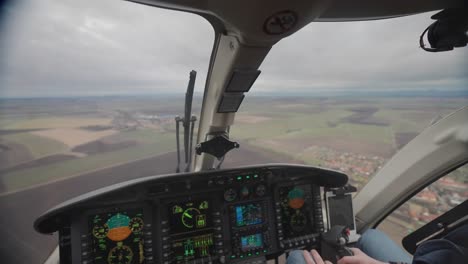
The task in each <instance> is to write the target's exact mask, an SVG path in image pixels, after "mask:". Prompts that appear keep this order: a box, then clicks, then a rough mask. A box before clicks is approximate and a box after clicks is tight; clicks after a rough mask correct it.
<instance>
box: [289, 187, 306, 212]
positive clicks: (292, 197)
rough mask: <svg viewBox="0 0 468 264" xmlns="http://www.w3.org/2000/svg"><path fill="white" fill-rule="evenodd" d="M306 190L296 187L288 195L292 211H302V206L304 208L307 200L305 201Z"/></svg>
mask: <svg viewBox="0 0 468 264" xmlns="http://www.w3.org/2000/svg"><path fill="white" fill-rule="evenodd" d="M304 194H305V193H304V190H302V189H301V188H297V187H294V188H293V189H292V190H291V191H289V193H288V200H289V201H288V205H289V207H291V208H292V209H300V208H302V206H304V203H305V200H304Z"/></svg>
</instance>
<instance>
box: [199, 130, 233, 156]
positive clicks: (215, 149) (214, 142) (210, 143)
mask: <svg viewBox="0 0 468 264" xmlns="http://www.w3.org/2000/svg"><path fill="white" fill-rule="evenodd" d="M234 148H239V143H237V142H233V141H230V140H229V139H228V137H227V135H226V134H224V133H223V134H218V135H215V136H214V137H213V138H212V139H210V140H207V141H205V142H202V143H200V144H198V145H197V146H196V147H195V151H196V153H197V155H201V154H202V153H208V154H210V155H213V156H215V157H216V158H217V159H218V160H220V159H221V158H222V157H224V155H226V153H228V152H229V151H230V150H232V149H234Z"/></svg>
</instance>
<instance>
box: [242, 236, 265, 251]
mask: <svg viewBox="0 0 468 264" xmlns="http://www.w3.org/2000/svg"><path fill="white" fill-rule="evenodd" d="M258 248H263V236H262V234H255V235H248V236H243V237H241V250H242V251H243V252H246V251H250V250H254V249H258Z"/></svg>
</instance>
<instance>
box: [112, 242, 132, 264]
mask: <svg viewBox="0 0 468 264" xmlns="http://www.w3.org/2000/svg"><path fill="white" fill-rule="evenodd" d="M132 260H133V251H132V249H131V248H130V247H128V246H125V245H118V246H116V247H114V248H113V249H111V251H110V252H109V256H108V257H107V263H109V264H130V263H132Z"/></svg>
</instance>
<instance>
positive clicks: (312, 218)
mask: <svg viewBox="0 0 468 264" xmlns="http://www.w3.org/2000/svg"><path fill="white" fill-rule="evenodd" d="M346 182H347V177H346V175H344V174H341V173H338V172H334V171H328V170H323V169H318V168H313V167H308V166H291V165H287V166H286V165H275V166H272V165H268V166H257V167H246V168H241V169H232V170H223V171H213V172H205V173H188V174H174V175H167V176H164V177H161V176H155V177H150V178H147V179H141V180H137V181H133V182H129V183H123V184H119V185H118V186H111V187H107V188H106V189H103V190H97V191H95V192H93V193H90V194H86V195H83V196H82V197H77V198H75V199H74V200H71V201H69V202H67V203H64V204H62V205H60V206H58V207H56V208H54V209H52V210H50V211H49V212H47V213H46V214H45V215H44V216H42V217H41V218H39V219H38V220H37V221H36V223H35V227H36V229H37V230H38V231H40V232H48V231H59V240H60V241H59V245H60V252H61V254H60V257H61V261H62V263H82V264H84V263H99V264H101V263H106V264H140V263H145V264H152V263H166V264H179V263H263V262H264V261H266V260H267V259H271V258H274V257H276V256H278V255H281V254H282V253H284V252H285V251H288V250H292V249H297V248H319V237H320V234H321V233H322V232H323V231H324V217H323V214H322V208H323V207H322V197H321V193H322V187H324V186H326V187H341V186H343V185H344V184H345V183H346Z"/></svg>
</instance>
